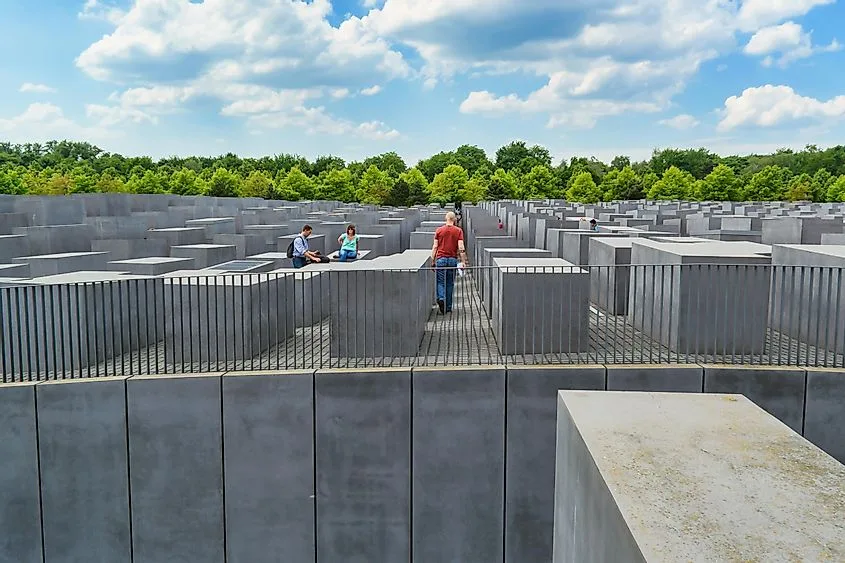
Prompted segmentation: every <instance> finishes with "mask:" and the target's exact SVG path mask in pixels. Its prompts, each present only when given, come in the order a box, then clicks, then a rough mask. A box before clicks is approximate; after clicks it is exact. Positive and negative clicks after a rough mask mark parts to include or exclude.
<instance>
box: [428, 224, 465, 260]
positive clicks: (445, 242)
mask: <svg viewBox="0 0 845 563" xmlns="http://www.w3.org/2000/svg"><path fill="white" fill-rule="evenodd" d="M434 240H436V241H437V255H436V256H435V257H434V258H435V260H436V259H437V258H457V257H458V241H459V240H464V231H463V230H461V229H460V228H458V227H456V226H454V225H443V226H442V227H438V229H437V230H436V231H434Z"/></svg>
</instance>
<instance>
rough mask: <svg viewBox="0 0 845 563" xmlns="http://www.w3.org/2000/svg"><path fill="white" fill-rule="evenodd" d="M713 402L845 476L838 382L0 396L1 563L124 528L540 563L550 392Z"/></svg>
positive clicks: (371, 372)
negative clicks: (708, 392)
mask: <svg viewBox="0 0 845 563" xmlns="http://www.w3.org/2000/svg"><path fill="white" fill-rule="evenodd" d="M706 381H709V383H707V384H706V385H705V384H704V382H706ZM703 386H704V387H706V389H714V390H715V391H718V392H722V393H745V394H746V396H748V397H749V398H750V399H751V400H753V401H755V402H756V403H757V404H758V405H759V406H760V407H761V408H763V409H764V410H766V411H768V412H769V413H770V414H771V415H773V416H775V417H776V418H778V419H780V420H781V421H782V422H784V423H785V424H790V425H794V426H795V427H796V428H797V429H798V430H799V431H802V432H803V434H804V435H805V437H806V438H807V439H808V440H811V441H812V442H813V443H814V444H816V445H817V446H819V447H821V448H823V449H824V450H825V451H826V452H828V453H829V454H830V455H832V456H836V458H838V459H839V460H845V451H844V450H843V449H842V447H841V446H842V440H841V432H840V431H839V429H840V428H842V425H843V424H845V407H843V405H845V400H843V398H845V370H816V369H804V368H800V369H780V370H777V369H774V370H773V369H772V368H770V367H759V368H758V367H754V368H751V367H749V368H737V369H733V371H732V372H730V371H725V370H721V371H714V368H713V367H712V366H708V365H705V366H701V365H699V366H695V365H682V366H671V365H669V366H667V365H664V366H657V365H632V366H615V365H610V366H604V365H581V366H568V367H560V366H509V367H507V368H504V367H502V366H490V367H489V368H488V367H481V366H478V367H457V368H456V367H451V368H448V367H447V368H436V369H435V368H422V367H415V368H410V367H405V368H388V369H376V368H367V369H361V370H326V371H322V370H321V371H317V372H316V373H315V371H314V370H308V371H285V370H277V371H268V372H262V371H258V372H249V373H245V372H229V373H226V374H220V373H214V374H194V375H192V374H185V375H180V376H172V375H170V376H139V377H131V378H111V377H103V378H95V377H92V378H91V379H82V380H67V381H65V382H55V383H38V384H36V383H26V384H5V385H0V422H2V424H0V525H2V526H3V530H4V532H5V533H4V534H3V535H2V536H0V560H2V561H6V560H8V561H42V560H43V559H42V556H41V550H42V546H43V549H44V550H46V552H50V553H53V554H57V553H66V554H74V553H76V554H80V553H82V554H86V553H87V554H91V553H107V554H113V553H121V551H120V550H122V549H123V548H124V547H125V545H126V543H125V540H126V538H127V535H126V534H127V533H128V532H127V530H130V529H131V535H130V536H128V537H129V538H131V541H132V545H133V546H134V548H133V549H134V553H135V559H136V560H139V558H142V559H140V560H145V561H149V560H154V561H161V560H170V559H168V556H165V555H162V553H170V554H179V557H181V559H180V560H184V561H198V562H199V561H202V562H208V561H212V562H222V561H223V554H224V552H223V551H222V547H221V546H222V545H223V539H222V538H225V549H226V551H225V553H226V556H227V557H228V560H229V561H255V562H260V561H278V560H279V559H280V558H281V559H283V560H291V561H299V560H309V561H310V560H313V558H314V553H315V551H316V553H317V554H318V555H317V560H318V561H322V562H328V563H334V562H338V563H341V562H346V561H356V560H361V561H396V560H402V561H405V560H408V559H409V553H411V552H413V559H412V560H416V561H444V560H447V561H451V560H460V561H462V562H467V563H486V562H488V561H491V560H492V561H500V560H502V559H501V558H502V554H504V561H505V562H508V563H528V562H534V561H548V560H551V557H552V547H553V522H554V498H555V495H554V479H555V477H554V475H555V455H554V451H555V440H556V437H555V436H556V430H555V428H556V409H557V391H558V390H560V389H581V390H605V389H628V390H637V389H642V390H657V391H685V390H695V391H696V393H698V394H700V393H701V392H702V387H703ZM796 401H797V402H796ZM802 401H803V403H802ZM127 408H128V410H127ZM609 412H616V411H613V410H605V411H601V413H602V416H604V417H605V418H613V417H610V416H608V413H609ZM623 414H624V412H623ZM620 416H622V414H620ZM625 416H627V415H625ZM673 416H674V415H673ZM666 424H669V422H666ZM743 428H744V427H742V426H734V427H733V430H732V431H731V432H727V431H726V432H725V433H723V434H722V435H721V437H722V439H723V438H724V436H725V435H728V436H734V435H736V434H737V433H739V432H740V430H742V429H743ZM783 428H786V426H783ZM667 433H670V432H669V431H667ZM622 439H623V441H627V442H630V441H631V438H630V437H629V436H623V438H622ZM679 455H680V454H679ZM630 459H631V458H630V456H628V457H625V458H624V459H622V461H621V462H620V463H624V462H626V460H627V461H630ZM831 462H832V461H831ZM39 463H40V470H39ZM315 476H316V480H315ZM816 477H817V475H816V473H815V472H812V473H807V474H806V475H805V479H812V480H814V479H816ZM221 483H222V485H221ZM219 487H222V489H220V488H219ZM68 491H74V492H73V493H70V494H68ZM129 493H131V503H130V496H129ZM224 497H225V501H224V500H223V499H224ZM130 507H131V508H130ZM221 510H222V511H223V513H222V514H223V516H221V512H220V511H221ZM194 511H198V512H196V513H195V512H194ZM80 514H84V517H78V516H76V515H80ZM127 514H128V517H129V518H130V520H129V522H130V523H131V526H130V524H128V523H127V520H126V517H127V516H126V515H127ZM197 514H198V515H199V516H197ZM580 515H581V514H580V513H579V516H580ZM136 519H142V520H144V521H142V522H140V523H137V522H136ZM218 519H219V520H218ZM147 520H148V521H147ZM42 522H43V527H42ZM83 527H85V529H84V530H82V528H83ZM218 530H219V531H218ZM42 537H43V538H44V540H43V543H42ZM202 538H207V539H208V545H205V544H204V545H198V544H197V542H200V541H205V540H204V539H202ZM83 541H84V542H86V543H87V546H88V551H87V552H86V551H84V550H82V542H83ZM267 546H270V547H267ZM2 550H5V551H2ZM808 553H811V552H808ZM55 557H56V559H54V560H67V559H63V558H61V557H59V556H55ZM92 557H93V556H92ZM171 557H172V555H171ZM68 558H71V555H68ZM47 560H50V559H49V558H48V559H47ZM71 560H79V559H72V558H71ZM84 560H96V558H95V557H94V558H93V559H84ZM106 560H108V561H123V560H126V559H125V558H122V557H120V556H114V557H109V558H107V559H106ZM803 560H814V559H812V558H811V557H809V555H808V557H806V558H804V559H803ZM834 560H836V559H834Z"/></svg>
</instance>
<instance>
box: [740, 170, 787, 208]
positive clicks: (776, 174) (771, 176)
mask: <svg viewBox="0 0 845 563" xmlns="http://www.w3.org/2000/svg"><path fill="white" fill-rule="evenodd" d="M790 178H791V174H790V172H789V170H787V169H785V168H781V167H780V166H776V165H773V166H767V167H765V168H763V169H762V170H760V171H759V172H757V173H756V174H754V176H752V177H751V180H750V181H749V182H748V185H747V186H746V187H745V199H747V200H750V201H783V200H784V199H785V198H786V190H787V186H788V183H789V180H790Z"/></svg>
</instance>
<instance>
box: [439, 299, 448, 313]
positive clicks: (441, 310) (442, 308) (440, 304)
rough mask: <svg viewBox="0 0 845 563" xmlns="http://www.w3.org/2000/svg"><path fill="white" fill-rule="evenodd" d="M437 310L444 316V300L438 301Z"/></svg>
mask: <svg viewBox="0 0 845 563" xmlns="http://www.w3.org/2000/svg"><path fill="white" fill-rule="evenodd" d="M437 308H438V309H440V314H441V315H442V314H443V313H444V312H445V311H446V303H444V302H443V300H442V299H438V300H437Z"/></svg>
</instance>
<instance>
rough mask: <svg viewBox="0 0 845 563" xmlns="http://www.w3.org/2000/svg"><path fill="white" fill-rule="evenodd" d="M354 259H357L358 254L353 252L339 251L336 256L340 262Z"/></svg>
mask: <svg viewBox="0 0 845 563" xmlns="http://www.w3.org/2000/svg"><path fill="white" fill-rule="evenodd" d="M356 258H358V253H357V252H355V251H354V250H341V251H340V252H339V253H338V255H337V259H338V260H339V261H341V262H346V261H347V260H355V259H356Z"/></svg>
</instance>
